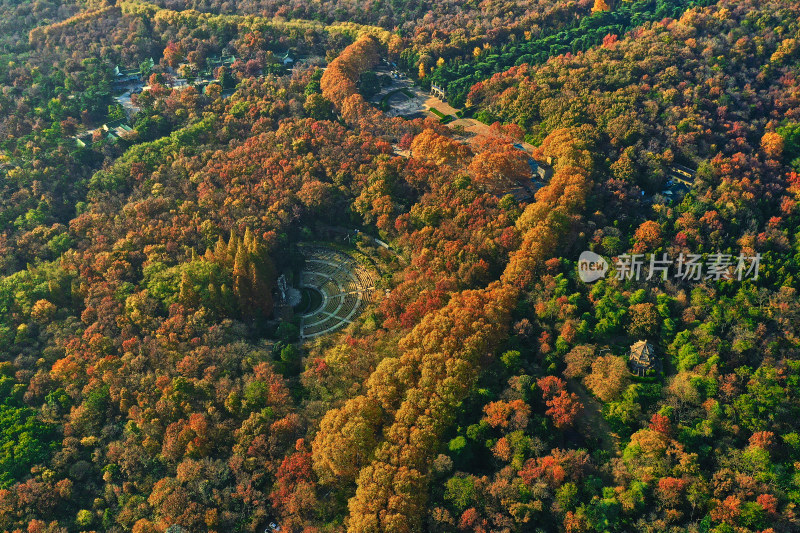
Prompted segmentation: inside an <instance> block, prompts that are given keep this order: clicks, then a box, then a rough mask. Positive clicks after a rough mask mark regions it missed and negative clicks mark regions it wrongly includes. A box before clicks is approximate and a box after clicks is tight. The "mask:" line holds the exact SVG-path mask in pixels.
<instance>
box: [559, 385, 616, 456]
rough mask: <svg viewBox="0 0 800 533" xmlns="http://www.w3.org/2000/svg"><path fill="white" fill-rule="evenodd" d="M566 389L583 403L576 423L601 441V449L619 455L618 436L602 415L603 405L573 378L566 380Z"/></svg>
mask: <svg viewBox="0 0 800 533" xmlns="http://www.w3.org/2000/svg"><path fill="white" fill-rule="evenodd" d="M567 389H568V390H569V391H570V392H574V393H575V394H576V395H577V396H578V399H580V401H581V403H582V404H583V412H582V413H581V416H580V418H579V421H578V424H579V425H580V426H581V429H582V430H583V431H585V432H586V433H587V434H588V435H592V436H594V437H596V438H597V439H599V440H600V441H601V442H602V443H603V449H604V450H606V451H607V452H609V453H610V454H611V455H612V456H619V455H620V445H619V444H620V443H619V437H618V436H617V434H616V433H614V432H613V431H612V430H611V426H609V425H608V422H606V419H605V417H604V416H603V407H602V405H601V404H600V402H598V401H597V400H595V399H594V398H593V397H592V396H591V395H590V394H589V393H588V392H586V389H584V388H583V386H582V385H581V384H579V383H578V382H577V381H575V380H574V379H570V380H567Z"/></svg>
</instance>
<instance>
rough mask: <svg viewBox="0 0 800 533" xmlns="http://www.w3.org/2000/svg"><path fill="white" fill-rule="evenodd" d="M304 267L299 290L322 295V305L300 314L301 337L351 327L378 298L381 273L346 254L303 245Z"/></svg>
mask: <svg viewBox="0 0 800 533" xmlns="http://www.w3.org/2000/svg"><path fill="white" fill-rule="evenodd" d="M301 251H302V253H303V256H304V257H305V268H304V269H303V272H302V273H301V274H300V283H299V286H300V288H310V289H315V290H317V291H319V293H320V294H321V295H322V304H321V305H320V306H319V307H317V308H316V309H315V310H313V311H311V312H309V313H306V314H302V315H300V335H301V337H302V338H304V339H313V338H314V337H319V336H321V335H325V334H326V333H333V332H334V331H337V330H339V329H342V328H343V327H345V326H347V325H348V324H351V323H352V322H353V321H354V320H355V319H356V318H358V316H359V315H360V314H361V313H362V312H363V311H364V309H366V307H367V306H368V305H369V304H370V303H372V302H373V301H374V300H375V298H376V297H377V291H376V289H375V283H376V282H377V281H378V273H377V272H375V271H374V270H371V269H369V268H365V267H364V266H363V265H361V264H360V263H359V262H358V261H356V260H355V259H354V258H353V257H351V256H349V255H347V254H346V253H344V252H340V251H338V250H334V249H333V248H326V247H324V246H311V245H305V246H301Z"/></svg>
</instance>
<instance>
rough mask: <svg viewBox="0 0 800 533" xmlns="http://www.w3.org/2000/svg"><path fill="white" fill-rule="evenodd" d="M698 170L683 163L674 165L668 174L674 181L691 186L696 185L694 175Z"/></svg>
mask: <svg viewBox="0 0 800 533" xmlns="http://www.w3.org/2000/svg"><path fill="white" fill-rule="evenodd" d="M695 174H696V172H695V171H694V170H692V169H690V168H688V167H685V166H683V165H678V164H675V165H672V167H670V169H669V172H668V173H667V175H668V176H669V179H670V180H672V182H674V183H680V184H682V185H685V186H686V187H689V188H691V187H692V186H693V185H694V176H695Z"/></svg>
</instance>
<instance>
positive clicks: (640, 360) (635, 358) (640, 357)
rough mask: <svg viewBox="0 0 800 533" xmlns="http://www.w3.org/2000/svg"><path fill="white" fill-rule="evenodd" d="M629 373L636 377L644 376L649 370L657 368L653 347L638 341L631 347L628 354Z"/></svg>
mask: <svg viewBox="0 0 800 533" xmlns="http://www.w3.org/2000/svg"><path fill="white" fill-rule="evenodd" d="M630 364H631V372H633V373H634V374H636V375H637V376H644V375H645V374H647V372H649V371H650V370H656V369H657V368H658V366H659V362H658V358H656V354H655V350H654V349H653V345H652V344H650V343H649V342H647V341H639V342H636V343H634V344H633V345H632V346H631V352H630Z"/></svg>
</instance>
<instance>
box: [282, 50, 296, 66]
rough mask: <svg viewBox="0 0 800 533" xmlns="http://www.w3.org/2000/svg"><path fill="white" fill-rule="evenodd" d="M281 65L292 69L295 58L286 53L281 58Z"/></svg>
mask: <svg viewBox="0 0 800 533" xmlns="http://www.w3.org/2000/svg"><path fill="white" fill-rule="evenodd" d="M281 63H283V66H284V67H286V68H290V67H291V66H292V65H294V58H293V57H292V56H291V55H289V52H286V53H285V54H284V55H283V57H281Z"/></svg>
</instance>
